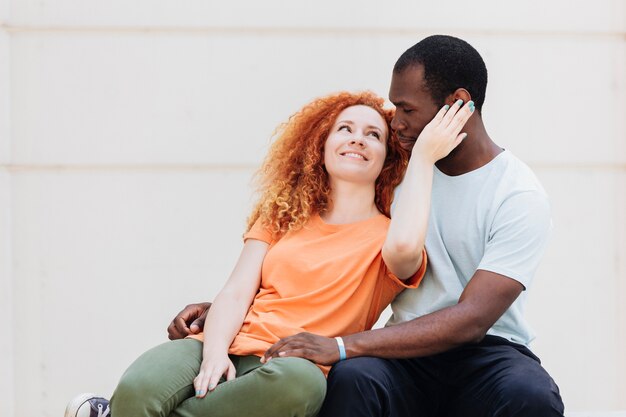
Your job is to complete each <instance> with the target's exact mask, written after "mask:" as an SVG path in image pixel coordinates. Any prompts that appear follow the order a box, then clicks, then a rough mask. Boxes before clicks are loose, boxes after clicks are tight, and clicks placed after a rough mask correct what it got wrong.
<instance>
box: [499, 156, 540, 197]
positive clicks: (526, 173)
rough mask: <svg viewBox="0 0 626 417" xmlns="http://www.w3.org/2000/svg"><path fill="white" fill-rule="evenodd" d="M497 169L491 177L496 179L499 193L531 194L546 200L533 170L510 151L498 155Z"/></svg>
mask: <svg viewBox="0 0 626 417" xmlns="http://www.w3.org/2000/svg"><path fill="white" fill-rule="evenodd" d="M499 158H500V159H499V161H498V165H497V168H496V169H495V170H494V172H493V173H492V175H493V176H494V177H495V178H497V181H498V183H499V187H498V188H499V192H500V193H501V194H504V195H507V196H511V195H516V194H519V193H531V194H534V195H536V196H537V197H538V198H547V194H546V191H545V189H544V188H543V185H541V182H540V181H539V178H537V175H536V174H535V173H534V172H533V170H532V169H531V168H530V167H529V166H528V165H527V164H526V163H525V162H524V161H522V160H521V159H519V158H518V157H517V156H515V155H514V154H513V153H512V152H511V151H508V150H506V151H504V152H502V154H501V155H499Z"/></svg>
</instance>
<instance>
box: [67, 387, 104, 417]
mask: <svg viewBox="0 0 626 417" xmlns="http://www.w3.org/2000/svg"><path fill="white" fill-rule="evenodd" d="M94 397H99V395H96V394H91V393H88V392H86V393H84V394H80V395H79V396H77V397H75V398H73V399H72V401H70V402H69V404H68V405H67V407H65V417H79V415H78V412H79V411H80V407H82V406H83V404H85V403H86V402H88V401H89V400H90V399H92V398H94ZM89 412H90V411H89V409H88V411H87V414H86V415H87V416H88V415H89Z"/></svg>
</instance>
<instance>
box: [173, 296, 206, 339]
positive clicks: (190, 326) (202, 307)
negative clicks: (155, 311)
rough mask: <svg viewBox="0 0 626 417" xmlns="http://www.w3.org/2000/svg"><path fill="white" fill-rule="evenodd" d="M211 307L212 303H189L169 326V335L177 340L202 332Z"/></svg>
mask: <svg viewBox="0 0 626 417" xmlns="http://www.w3.org/2000/svg"><path fill="white" fill-rule="evenodd" d="M210 308H211V303H197V304H189V305H188V306H186V307H185V308H183V309H182V310H181V311H180V312H179V313H178V314H177V315H176V317H174V319H173V320H172V322H171V323H170V325H169V326H168V327H167V337H168V338H169V339H170V340H176V339H182V338H185V337H187V336H189V335H190V334H198V333H200V331H201V330H202V329H203V328H204V320H205V319H206V315H207V313H208V312H209V309H210Z"/></svg>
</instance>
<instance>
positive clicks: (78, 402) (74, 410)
mask: <svg viewBox="0 0 626 417" xmlns="http://www.w3.org/2000/svg"><path fill="white" fill-rule="evenodd" d="M65 417H111V409H110V408H109V400H107V399H106V398H103V397H98V396H97V395H95V394H89V393H85V394H80V395H79V396H77V397H75V398H74V399H72V401H70V402H69V404H68V405H67V407H66V408H65Z"/></svg>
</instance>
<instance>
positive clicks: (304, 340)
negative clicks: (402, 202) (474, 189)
mask: <svg viewBox="0 0 626 417" xmlns="http://www.w3.org/2000/svg"><path fill="white" fill-rule="evenodd" d="M389 99H390V100H391V102H392V103H393V104H394V105H395V106H396V113H395V117H394V119H393V121H392V124H391V126H392V128H393V129H394V130H395V131H396V134H397V135H398V138H399V139H400V141H401V142H402V144H403V147H404V148H405V149H407V150H410V151H414V150H415V151H417V150H418V149H419V146H421V145H419V141H418V140H417V138H418V137H419V135H420V134H421V133H422V131H423V130H424V128H425V127H426V125H427V124H429V123H430V121H431V120H432V119H433V118H434V117H435V115H436V114H437V112H438V110H439V109H440V106H442V105H444V104H448V105H453V104H454V103H456V102H457V101H458V100H463V102H464V103H467V102H468V101H469V100H471V96H470V94H469V92H468V91H467V90H465V89H463V88H459V89H457V90H456V91H455V92H454V93H452V94H450V95H449V96H448V97H447V98H446V100H445V103H435V102H434V101H433V99H432V98H431V96H430V94H429V93H428V91H427V89H426V88H425V86H424V79H423V68H422V67H421V66H414V67H408V68H406V69H405V70H403V71H401V72H399V73H394V74H393V76H392V80H391V87H390V90H389ZM463 132H464V133H466V134H467V136H466V137H465V139H463V140H462V143H460V144H459V145H458V146H457V147H456V148H455V149H454V150H453V151H452V152H450V153H449V154H447V156H444V157H442V158H441V159H439V160H438V161H437V162H436V166H437V168H439V169H440V170H441V171H442V172H444V173H445V174H447V175H451V176H455V175H461V174H464V173H467V172H470V171H472V170H474V169H477V168H480V167H481V166H483V165H485V164H487V163H488V162H490V161H491V160H492V159H493V158H495V156H497V155H498V154H499V153H500V152H502V149H501V148H500V147H498V146H497V145H496V144H495V143H494V142H493V141H492V140H491V138H490V137H489V135H488V134H487V131H486V129H485V126H484V124H483V121H482V118H481V117H480V115H479V114H477V113H476V114H474V115H473V116H472V117H470V118H469V120H468V121H467V122H466V124H465V127H464V128H463ZM414 147H416V148H415V149H414ZM522 290H523V286H522V285H521V284H520V283H519V282H517V281H515V280H513V279H510V278H508V277H506V276H503V275H500V274H496V273H493V272H489V271H484V270H477V271H476V272H475V273H474V275H473V277H472V279H471V280H470V282H469V284H468V285H467V287H466V288H465V290H464V291H463V293H462V294H461V297H460V298H459V301H458V303H457V304H456V305H453V306H450V307H448V308H444V309H442V310H439V311H436V312H434V313H431V314H428V315H425V316H422V317H419V318H416V319H414V320H411V321H408V322H406V323H402V324H399V325H396V326H392V327H388V328H383V329H376V330H370V331H366V332H361V333H357V334H353V335H349V336H345V337H344V338H343V339H344V343H345V345H346V352H347V356H348V357H356V356H378V357H386V358H405V357H418V356H427V355H432V354H435V353H439V352H443V351H446V350H449V349H452V348H454V347H457V346H460V345H463V344H467V343H476V342H478V341H480V340H481V339H482V338H483V337H484V336H485V334H486V332H487V331H488V330H489V328H490V327H491V326H492V325H493V324H494V323H495V322H496V320H498V318H499V317H500V316H501V315H502V314H503V313H504V312H505V311H506V310H507V309H508V308H509V307H510V305H511V304H512V303H513V302H514V301H515V299H516V298H517V297H518V296H519V294H520V293H521V292H522ZM201 309H202V307H196V305H191V306H187V307H186V308H185V309H183V311H181V312H180V313H179V315H177V318H175V319H174V321H175V322H176V321H177V319H178V320H179V321H180V320H183V321H185V322H189V321H190V320H195V319H196V318H197V317H201V313H199V312H200V310H201ZM170 327H171V326H170ZM179 327H180V328H182V329H183V330H184V327H182V326H179ZM179 327H177V329H178V328H179ZM171 334H172V333H171V332H170V335H171ZM177 334H178V333H177ZM278 356H280V357H283V356H297V357H303V358H307V359H310V360H312V361H314V362H316V363H320V364H324V365H330V364H333V363H335V362H337V361H338V360H339V352H338V349H337V343H336V341H335V340H334V339H332V338H327V337H323V336H317V335H312V334H309V333H300V334H297V335H294V336H290V337H287V338H284V339H281V340H280V341H278V342H277V343H276V344H274V345H273V346H272V347H271V348H270V349H268V351H267V352H266V354H265V356H264V358H263V360H270V359H271V358H272V357H278Z"/></svg>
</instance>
